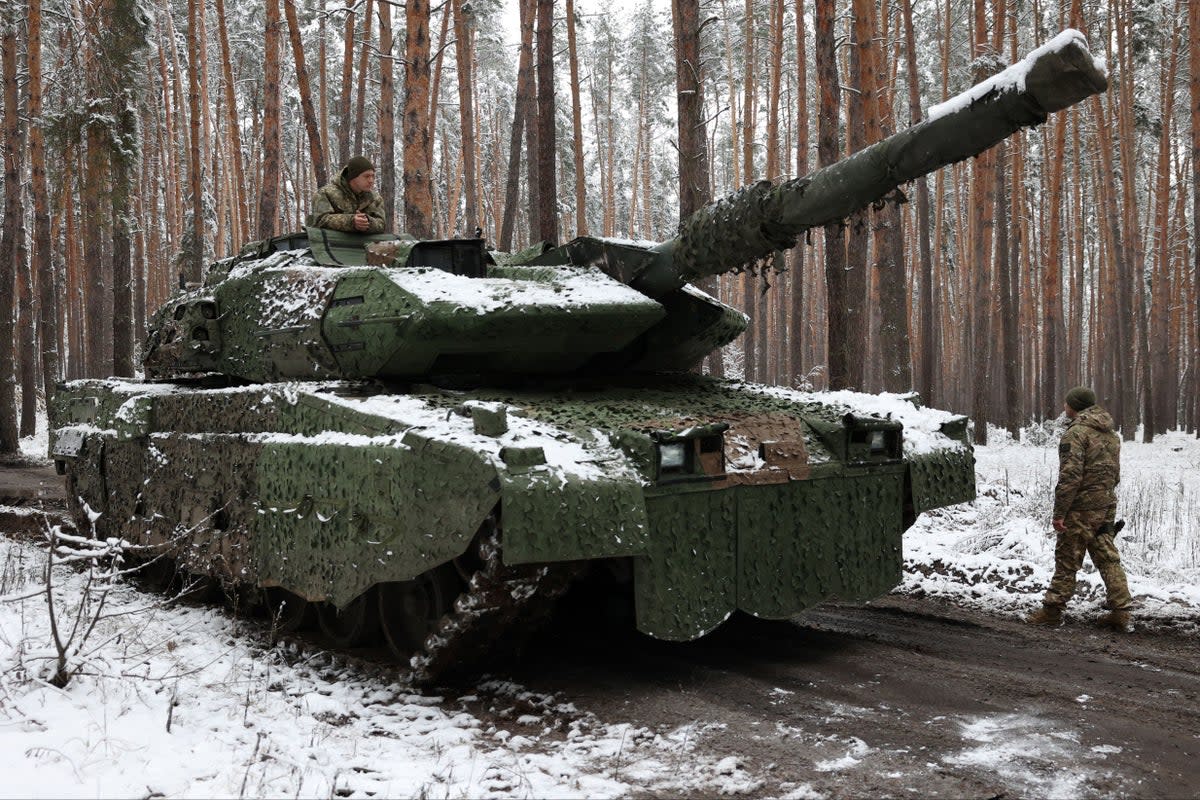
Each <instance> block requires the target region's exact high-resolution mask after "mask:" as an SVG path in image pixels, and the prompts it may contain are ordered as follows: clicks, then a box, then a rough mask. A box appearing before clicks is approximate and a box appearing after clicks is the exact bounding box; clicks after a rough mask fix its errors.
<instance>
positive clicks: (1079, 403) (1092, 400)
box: [1067, 386, 1096, 411]
mask: <svg viewBox="0 0 1200 800" xmlns="http://www.w3.org/2000/svg"><path fill="white" fill-rule="evenodd" d="M1067 405H1069V406H1070V407H1071V408H1073V409H1075V410H1076V411H1083V410H1084V409H1085V408H1091V407H1092V406H1094V405H1096V393H1095V392H1093V391H1092V390H1091V389H1089V388H1088V387H1086V386H1076V387H1075V388H1074V389H1072V390H1071V391H1069V392H1067Z"/></svg>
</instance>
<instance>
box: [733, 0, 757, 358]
mask: <svg viewBox="0 0 1200 800" xmlns="http://www.w3.org/2000/svg"><path fill="white" fill-rule="evenodd" d="M744 8H745V15H744V17H745V18H744V19H743V22H742V24H743V26H744V27H743V42H744V43H743V46H742V136H741V139H742V152H741V159H742V180H743V181H745V182H746V183H749V182H750V181H751V180H753V178H752V176H753V175H754V122H755V114H754V99H755V89H756V87H755V81H754V64H755V61H756V58H755V52H754V0H746V3H745V6H744ZM733 157H734V159H735V160H736V159H737V158H738V153H737V152H736V151H735V152H734V154H733ZM741 283H742V311H743V312H745V314H746V316H747V317H749V318H750V325H749V327H748V328H747V329H746V332H745V333H744V334H742V350H743V353H744V359H743V360H744V364H743V366H744V369H745V377H746V380H748V381H756V380H761V378H762V376H761V375H759V372H758V351H759V349H760V348H762V346H763V344H762V338H763V334H764V333H765V331H763V330H762V326H761V324H760V321H759V318H758V284H759V276H758V274H757V271H756V270H746V271H745V272H743V273H742V276H741Z"/></svg>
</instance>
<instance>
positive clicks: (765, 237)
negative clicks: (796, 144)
mask: <svg viewBox="0 0 1200 800" xmlns="http://www.w3.org/2000/svg"><path fill="white" fill-rule="evenodd" d="M806 183H807V179H804V178H800V179H797V180H795V181H789V184H794V185H795V187H796V190H798V191H800V192H803V188H804V184H806ZM773 188H774V187H773V185H772V184H771V182H770V181H758V182H757V183H754V184H751V185H750V186H746V187H743V188H742V189H740V190H738V191H737V192H735V193H734V194H731V195H728V196H727V197H722V198H721V199H720V200H717V201H716V202H715V203H711V204H710V205H708V206H706V207H705V208H702V209H700V210H699V211H697V212H696V213H695V214H693V215H692V216H691V217H689V218H688V219H686V220H684V221H683V222H682V223H680V226H679V238H678V243H677V245H676V247H675V253H674V256H675V263H676V265H677V267H678V268H679V270H680V277H681V278H682V279H683V280H686V281H689V282H690V281H693V280H696V279H697V278H702V277H704V276H706V275H711V274H712V273H713V272H715V271H716V270H713V269H711V268H707V267H703V266H701V265H707V264H720V265H723V266H724V267H726V268H734V271H741V270H747V269H750V270H754V269H772V268H775V253H776V252H777V251H780V250H788V249H790V248H792V247H794V246H795V244H796V238H797V236H798V233H795V232H792V231H788V230H787V229H785V228H783V227H781V226H779V225H775V224H772V220H775V219H778V215H777V214H776V213H775V212H774V211H772V210H771V209H770V208H768V204H769V203H770V201H771V197H772V196H773V192H772V189H773ZM734 265H740V266H737V267H736V268H735V267H734Z"/></svg>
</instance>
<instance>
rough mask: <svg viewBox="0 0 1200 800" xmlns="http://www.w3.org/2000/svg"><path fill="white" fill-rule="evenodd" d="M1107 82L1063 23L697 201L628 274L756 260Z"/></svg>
mask: <svg viewBox="0 0 1200 800" xmlns="http://www.w3.org/2000/svg"><path fill="white" fill-rule="evenodd" d="M1107 88H1108V79H1107V78H1106V77H1105V72H1104V68H1103V65H1102V64H1100V63H1097V61H1096V59H1094V58H1093V57H1092V55H1091V53H1089V52H1088V48H1087V41H1086V39H1084V37H1083V34H1081V33H1079V32H1078V31H1074V30H1067V31H1063V32H1062V33H1061V34H1059V35H1058V36H1057V37H1055V38H1054V39H1053V40H1052V41H1050V42H1049V43H1047V44H1046V45H1044V46H1043V47H1041V48H1039V49H1037V50H1035V51H1034V52H1032V53H1030V54H1029V55H1028V56H1026V57H1025V58H1024V59H1023V60H1022V61H1020V62H1018V63H1017V64H1014V65H1013V66H1011V67H1009V68H1008V69H1006V70H1004V71H1003V72H1001V73H999V74H998V75H995V76H993V77H992V78H989V79H988V80H986V81H984V82H982V83H979V84H976V85H975V86H974V87H972V88H971V89H969V90H968V91H966V92H964V93H962V94H960V95H958V96H957V97H955V98H953V99H951V100H949V101H947V102H946V103H943V104H941V105H940V106H936V107H934V108H933V109H932V110H931V112H930V115H929V118H928V119H926V120H924V121H923V122H920V123H918V124H916V125H913V126H912V127H910V128H908V129H906V130H903V131H900V132H899V133H896V134H894V135H892V136H889V137H888V138H886V139H884V140H882V141H880V142H877V143H875V144H873V145H871V146H870V147H866V148H864V149H862V150H860V151H858V152H857V153H854V154H853V155H851V156H850V157H848V158H846V159H843V160H841V161H837V162H835V163H833V164H830V165H828V166H826V167H822V168H821V169H819V170H817V171H816V172H814V173H812V174H811V175H808V176H806V177H803V178H795V179H793V180H789V181H785V182H783V183H781V184H778V185H773V184H772V183H771V182H770V181H765V180H764V181H759V182H758V183H755V184H753V185H751V186H747V187H745V188H743V189H741V190H739V191H737V192H735V193H733V194H731V195H728V196H726V197H724V198H722V199H720V200H718V201H716V202H715V203H712V204H710V205H708V206H706V207H705V208H702V209H700V210H699V211H697V212H696V213H695V214H693V215H692V216H691V217H689V218H688V219H687V220H685V221H684V222H683V223H682V225H681V226H680V231H679V235H678V236H676V237H675V238H674V239H671V240H669V241H666V242H663V243H662V244H660V245H658V246H657V247H655V248H654V251H655V257H654V258H653V260H652V261H651V262H650V263H649V264H648V266H647V267H646V268H645V269H644V270H642V271H641V273H640V274H638V275H637V276H636V278H634V280H633V281H632V282H631V283H632V285H633V287H634V288H635V289H638V290H639V291H642V292H644V293H645V294H647V295H649V296H651V297H661V296H663V295H665V294H667V293H669V292H671V291H674V290H675V289H678V288H680V287H681V286H683V285H684V284H685V283H690V282H692V281H695V280H698V279H700V278H704V277H707V276H709V275H716V274H719V273H722V272H729V271H732V270H737V269H740V268H745V267H750V266H753V265H755V264H757V263H759V262H760V261H762V260H764V259H767V258H770V256H771V254H772V253H774V252H776V251H779V250H786V249H788V248H791V247H793V246H794V245H795V244H796V241H797V240H798V239H799V237H800V235H801V234H803V233H804V232H805V231H806V230H808V229H810V228H816V227H820V226H822V225H826V224H829V223H832V222H837V221H839V220H843V219H845V218H846V217H848V216H849V215H850V214H852V213H854V212H855V211H858V210H860V209H863V208H866V207H867V206H869V205H871V204H872V203H875V202H877V201H879V200H881V199H883V198H885V197H887V196H888V194H889V193H891V192H893V191H895V190H896V189H897V188H898V187H900V186H902V185H903V184H905V183H907V182H909V181H911V180H914V179H916V178H919V177H921V176H922V175H926V174H928V173H930V172H933V171H935V170H937V169H939V168H941V167H944V166H947V165H949V164H953V163H955V162H957V161H962V160H963V159H965V158H968V157H971V156H977V155H979V154H980V153H982V152H983V151H985V150H987V149H988V148H989V147H992V146H993V145H995V144H997V143H999V142H1001V141H1003V140H1004V139H1007V138H1008V137H1009V136H1011V135H1012V134H1014V133H1016V132H1017V131H1019V130H1020V129H1022V128H1026V127H1030V126H1034V125H1040V124H1041V123H1042V122H1045V120H1046V117H1047V116H1048V115H1049V114H1051V113H1053V112H1055V111H1060V110H1062V109H1064V108H1068V107H1069V106H1072V105H1074V104H1075V103H1078V102H1079V101H1081V100H1083V99H1085V98H1087V97H1090V96H1091V95H1093V94H1097V93H1099V92H1103V91H1104V90H1105V89H1107Z"/></svg>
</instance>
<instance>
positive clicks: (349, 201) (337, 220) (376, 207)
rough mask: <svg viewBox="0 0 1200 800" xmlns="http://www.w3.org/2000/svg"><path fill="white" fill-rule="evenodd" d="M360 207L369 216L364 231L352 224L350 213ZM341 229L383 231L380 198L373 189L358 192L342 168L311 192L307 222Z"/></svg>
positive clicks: (381, 201) (337, 229)
mask: <svg viewBox="0 0 1200 800" xmlns="http://www.w3.org/2000/svg"><path fill="white" fill-rule="evenodd" d="M357 211H361V212H363V213H364V214H366V215H367V219H368V220H370V226H369V227H368V228H367V229H366V230H365V231H360V230H357V229H356V228H355V227H354V214H355V212H357ZM309 224H311V225H314V226H315V227H318V228H328V229H330V230H335V231H344V232H345V233H383V228H384V222H383V198H382V197H380V196H379V195H377V194H375V193H374V192H369V191H368V192H363V193H362V194H359V193H358V192H355V191H354V190H353V189H351V188H350V183H349V181H347V180H346V175H345V170H343V171H342V174H341V175H339V176H338V177H337V178H336V179H335V180H332V181H330V182H329V183H327V184H325V185H324V186H322V187H321V188H320V189H319V190H318V191H317V193H316V194H315V195H314V196H313V204H312V216H311V217H310V223H309Z"/></svg>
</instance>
